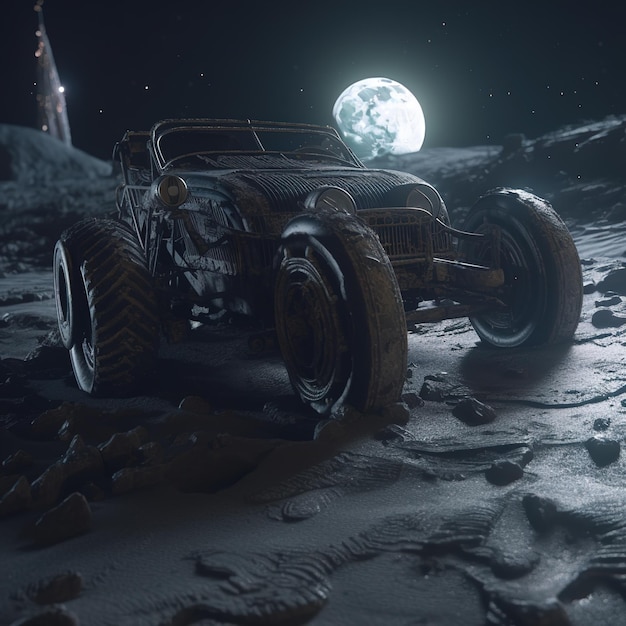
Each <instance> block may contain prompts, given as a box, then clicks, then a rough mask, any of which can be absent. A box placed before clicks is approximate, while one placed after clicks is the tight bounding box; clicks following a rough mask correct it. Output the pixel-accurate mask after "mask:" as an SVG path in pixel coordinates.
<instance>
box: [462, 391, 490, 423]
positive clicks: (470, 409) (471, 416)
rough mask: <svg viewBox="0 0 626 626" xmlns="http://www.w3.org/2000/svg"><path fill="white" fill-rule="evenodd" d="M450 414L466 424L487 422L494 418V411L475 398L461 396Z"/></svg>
mask: <svg viewBox="0 0 626 626" xmlns="http://www.w3.org/2000/svg"><path fill="white" fill-rule="evenodd" d="M452 414H453V415H454V416H455V417H457V418H458V419H460V420H461V421H462V422H463V423H465V424H467V425H468V426H479V425H480V424H489V423H490V422H493V420H495V419H496V412H495V411H494V410H493V409H492V408H491V407H490V406H489V405H488V404H484V403H483V402H481V401H480V400H477V399H476V398H471V397H469V398H463V400H461V401H460V402H459V403H458V404H457V405H456V406H455V407H454V409H453V410H452Z"/></svg>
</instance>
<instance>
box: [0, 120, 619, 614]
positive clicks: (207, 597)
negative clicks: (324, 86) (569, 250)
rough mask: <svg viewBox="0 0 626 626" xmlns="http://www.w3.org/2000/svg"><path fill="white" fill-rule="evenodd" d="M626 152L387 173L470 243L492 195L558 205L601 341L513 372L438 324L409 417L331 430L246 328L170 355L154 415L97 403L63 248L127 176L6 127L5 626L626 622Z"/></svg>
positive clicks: (594, 335)
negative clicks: (60, 272) (519, 191)
mask: <svg viewBox="0 0 626 626" xmlns="http://www.w3.org/2000/svg"><path fill="white" fill-rule="evenodd" d="M625 130H626V118H609V119H606V120H602V121H597V122H590V123H588V124H581V125H580V126H578V127H575V128H565V129H560V130H558V131H555V132H554V133H551V134H549V135H546V136H544V137H539V138H536V139H527V138H524V137H523V136H521V135H516V136H511V137H509V138H507V142H506V145H505V146H478V147H471V148H437V149H434V148H433V149H426V150H423V151H422V152H420V153H417V154H413V155H406V156H403V157H384V158H381V159H377V160H376V161H371V162H369V163H368V166H370V167H379V166H380V167H386V168H393V169H400V170H405V171H411V172H414V173H417V174H418V175H420V176H422V177H423V178H425V179H426V180H428V181H430V182H432V183H434V184H435V185H436V186H437V187H438V189H439V190H440V191H441V193H442V195H443V196H444V198H445V200H446V203H447V205H448V209H449V211H450V214H451V218H452V222H453V224H455V225H460V224H462V220H463V216H464V213H465V211H466V210H467V208H468V207H469V206H470V205H471V203H472V202H473V201H474V200H475V199H476V198H477V197H478V196H479V195H480V194H481V193H484V192H485V191H486V190H487V189H489V188H492V187H496V186H522V187H528V188H532V190H533V191H534V192H535V193H537V194H538V195H542V196H544V197H546V198H547V199H549V200H550V202H552V204H553V205H554V207H555V208H556V209H557V211H558V212H559V213H560V214H561V216H562V217H563V219H564V220H565V221H566V223H567V224H568V226H569V228H570V230H571V232H572V234H573V236H574V238H575V241H576V244H577V247H578V249H579V252H580V256H581V262H582V266H583V276H584V291H585V296H584V303H583V312H582V316H581V323H580V326H579V328H578V330H577V332H576V335H575V338H574V341H573V342H572V343H571V344H568V345H565V346H561V347H559V348H534V349H521V350H499V351H497V350H492V349H488V348H485V347H483V346H481V345H480V343H479V341H478V338H477V336H476V335H475V333H474V331H473V329H472V327H471V325H470V324H469V322H467V321H466V320H464V319H461V320H448V321H444V322H440V323H436V324H429V325H424V326H421V327H418V328H416V329H415V330H414V332H411V333H410V335H409V368H408V371H407V378H406V381H405V388H404V395H403V399H402V400H403V401H402V402H401V403H399V404H398V405H395V406H392V407H389V408H388V410H387V411H386V412H385V413H384V414H383V415H362V414H358V413H356V412H354V411H352V410H350V409H349V408H347V409H346V411H345V412H344V414H343V415H341V416H337V418H336V419H333V420H322V421H320V420H319V419H318V418H316V417H315V416H313V415H311V414H308V413H306V412H304V411H303V410H302V409H301V408H300V407H299V406H298V405H297V404H296V403H295V401H294V399H293V396H292V393H291V388H290V385H289V382H288V380H287V376H286V374H285V372H284V369H283V367H282V364H281V361H280V358H279V357H278V355H276V354H273V353H269V354H258V353H254V352H251V351H250V348H249V346H250V342H249V339H250V337H251V336H252V332H253V331H252V330H250V329H247V328H236V327H233V326H228V325H219V324H216V326H215V327H201V328H198V329H196V330H195V331H194V333H193V335H192V336H191V337H190V338H189V340H187V341H185V342H183V343H182V344H178V345H164V346H163V349H162V352H161V355H160V367H159V370H158V372H157V374H156V376H155V380H154V381H153V382H152V384H151V385H150V387H149V388H148V389H146V390H145V393H144V394H143V395H141V396H137V397H133V398H126V399H111V398H108V399H96V398H91V397H88V396H86V395H85V394H82V393H81V392H79V391H78V390H77V388H76V386H75V384H74V382H73V379H72V376H71V370H70V367H69V362H68V359H67V355H66V353H65V351H64V350H63V349H62V348H60V347H59V346H58V342H57V340H56V333H55V317H54V304H53V300H52V286H51V276H50V269H49V267H50V258H51V251H52V247H53V245H54V241H55V240H56V238H57V236H58V234H59V233H60V232H61V230H62V229H63V228H64V227H65V226H66V225H68V224H70V223H72V222H73V221H74V220H75V219H77V218H78V217H80V216H82V215H85V214H105V213H109V212H111V211H112V210H113V209H114V203H113V193H114V190H115V187H116V186H117V183H118V180H117V175H116V173H115V171H114V169H113V168H112V167H111V165H110V164H107V163H103V162H102V161H98V160H96V159H93V158H92V157H90V156H89V155H86V154H84V153H80V152H79V151H74V150H68V149H67V148H66V147H63V146H60V145H58V144H57V143H55V142H54V140H51V139H50V138H48V137H46V136H43V135H41V134H40V133H38V132H36V131H32V130H29V129H20V128H15V127H6V126H0V191H2V194H0V216H1V217H0V269H1V270H2V278H0V356H1V358H0V416H1V417H0V463H1V466H0V524H1V525H2V532H1V533H0V543H1V544H2V545H1V548H0V549H1V551H2V555H3V571H4V575H3V577H2V578H1V579H0V623H2V624H4V623H6V624H15V625H17V624H20V625H22V626H24V625H30V626H37V625H40V624H61V625H65V624H90V625H96V626H97V625H100V624H101V625H105V624H113V623H115V624H118V625H120V626H121V625H126V624H128V625H129V626H130V625H133V626H135V625H143V624H145V625H159V626H161V625H171V626H181V625H191V624H305V623H307V624H316V625H326V624H329V625H330V624H340V623H341V624H398V625H405V624H442V625H448V624H461V623H462V624H467V625H473V624H476V625H483V624H488V625H491V626H511V625H518V624H519V625H523V626H527V625H528V626H530V625H536V624H550V625H551V626H553V625H555V626H561V625H563V626H568V625H572V626H583V625H588V624H598V623H599V624H604V623H606V624H626V618H624V616H623V613H624V611H623V608H624V594H625V591H626V588H625V587H624V584H625V579H624V574H623V572H624V569H625V568H626V513H624V511H625V510H626V508H625V507H624V504H625V502H624V499H625V497H624V491H623V486H624V482H625V478H626V471H625V466H624V458H623V455H622V454H621V446H622V444H623V442H624V438H625V436H626V372H625V370H624V342H625V338H624V332H625V329H626V264H625V263H624V262H623V260H622V259H623V252H624V250H626V244H624V240H623V231H624V226H623V216H624V212H625V211H626V191H625V189H626V187H625V185H626V183H625V180H624V174H623V172H622V171H621V170H620V165H619V164H620V163H623V162H624V157H625V156H626V154H625V153H626V132H625Z"/></svg>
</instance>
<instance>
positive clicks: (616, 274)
mask: <svg viewBox="0 0 626 626" xmlns="http://www.w3.org/2000/svg"><path fill="white" fill-rule="evenodd" d="M596 287H597V289H598V291H599V292H600V293H606V292H607V291H614V292H615V293H618V294H622V295H626V267H619V268H616V269H613V270H611V271H610V272H609V273H608V274H607V275H606V276H605V277H604V279H603V280H601V281H600V282H599V283H598V284H597V285H596Z"/></svg>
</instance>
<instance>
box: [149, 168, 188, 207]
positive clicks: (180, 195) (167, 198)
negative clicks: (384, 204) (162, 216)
mask: <svg viewBox="0 0 626 626" xmlns="http://www.w3.org/2000/svg"><path fill="white" fill-rule="evenodd" d="M153 191H154V195H155V196H156V197H157V198H158V200H159V201H160V202H161V203H162V204H164V205H165V206H166V207H168V208H170V209H175V208H176V207H179V206H180V205H181V204H182V203H183V202H184V201H185V200H186V199H187V195H188V190H187V183H186V182H185V181H184V180H183V179H182V178H181V177H180V176H173V175H171V174H167V175H165V176H161V177H160V178H157V179H156V180H155V181H154V183H153Z"/></svg>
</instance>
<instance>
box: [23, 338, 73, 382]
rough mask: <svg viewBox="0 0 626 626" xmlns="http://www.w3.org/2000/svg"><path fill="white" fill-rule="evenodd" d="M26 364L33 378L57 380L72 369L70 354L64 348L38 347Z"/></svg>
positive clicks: (30, 354) (26, 359)
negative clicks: (52, 378)
mask: <svg viewBox="0 0 626 626" xmlns="http://www.w3.org/2000/svg"><path fill="white" fill-rule="evenodd" d="M24 362H25V366H26V370H27V371H28V372H29V373H30V374H31V376H33V378H48V377H54V378H56V377H58V376H59V375H60V374H63V373H64V372H66V371H67V370H68V368H69V367H70V362H69V357H68V352H67V350H66V349H65V348H64V347H63V346H48V345H41V346H37V348H35V350H33V351H32V352H30V353H29V354H28V355H27V356H26V358H25V359H24Z"/></svg>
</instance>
